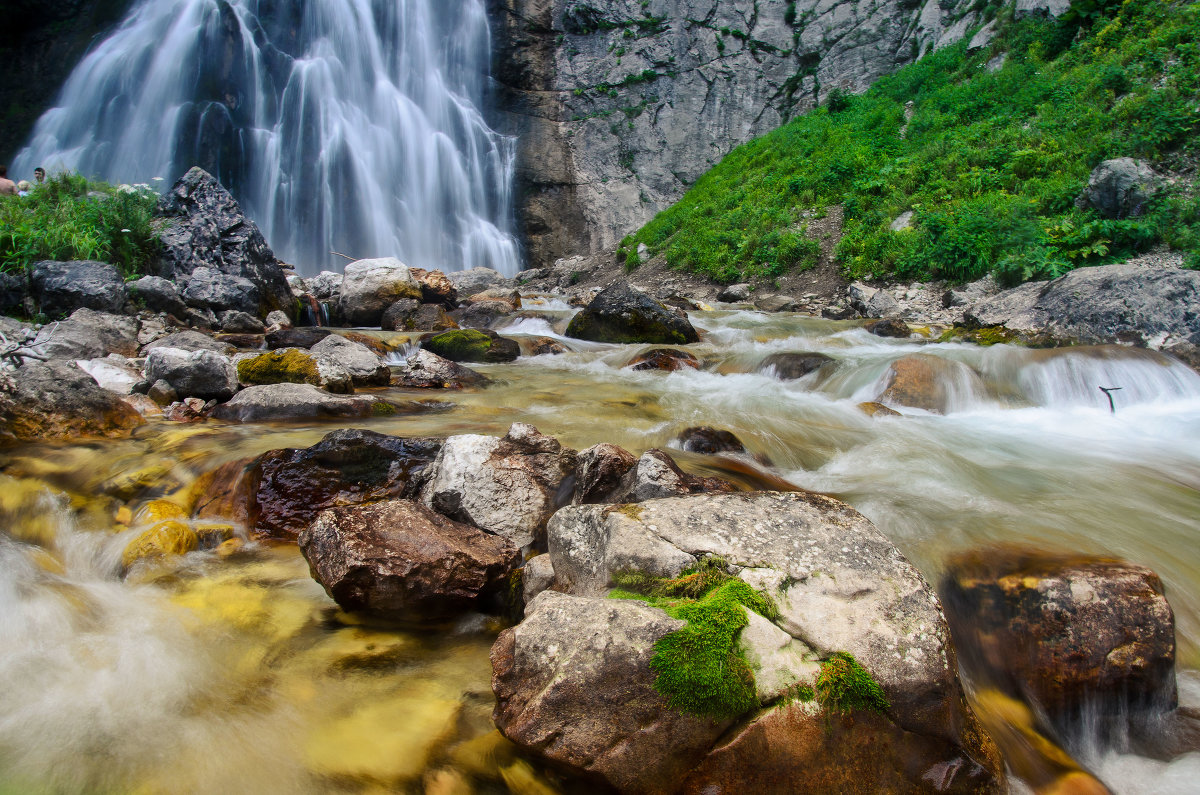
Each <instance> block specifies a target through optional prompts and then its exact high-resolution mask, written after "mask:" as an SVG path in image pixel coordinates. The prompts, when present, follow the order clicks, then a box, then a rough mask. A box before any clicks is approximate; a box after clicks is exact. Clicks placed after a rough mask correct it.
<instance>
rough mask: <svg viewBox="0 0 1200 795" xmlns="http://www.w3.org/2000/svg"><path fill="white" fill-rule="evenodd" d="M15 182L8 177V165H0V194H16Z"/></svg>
mask: <svg viewBox="0 0 1200 795" xmlns="http://www.w3.org/2000/svg"><path fill="white" fill-rule="evenodd" d="M16 195H17V184H16V183H15V182H13V181H12V180H11V179H9V178H8V166H0V196H16Z"/></svg>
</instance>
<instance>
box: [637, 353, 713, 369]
mask: <svg viewBox="0 0 1200 795" xmlns="http://www.w3.org/2000/svg"><path fill="white" fill-rule="evenodd" d="M625 366H626V367H628V368H629V369H630V370H664V371H666V372H674V371H676V370H699V369H700V360H699V359H697V358H696V357H695V356H693V355H692V354H690V353H688V352H687V351H679V350H675V349H674V348H652V349H650V350H648V351H643V352H642V353H639V354H638V355H637V356H635V357H633V359H632V360H630V362H629V364H627V365H625Z"/></svg>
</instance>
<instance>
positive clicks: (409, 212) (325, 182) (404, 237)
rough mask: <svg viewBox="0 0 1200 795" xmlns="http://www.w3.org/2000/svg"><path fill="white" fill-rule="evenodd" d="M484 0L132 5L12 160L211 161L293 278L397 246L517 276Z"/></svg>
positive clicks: (177, 167)
mask: <svg viewBox="0 0 1200 795" xmlns="http://www.w3.org/2000/svg"><path fill="white" fill-rule="evenodd" d="M490 60H491V39H490V34H489V31H488V20H487V12H486V9H485V7H484V2H483V0H457V1H456V2H454V3H441V2H436V0H304V2H299V3H291V2H279V0H228V2H226V1H225V0H140V2H137V3H135V4H134V6H133V8H132V9H131V10H130V12H129V14H128V15H127V16H126V18H125V19H124V21H122V23H121V24H120V26H119V27H118V28H117V29H116V30H115V31H114V32H113V33H112V34H111V35H110V36H109V37H108V38H107V39H105V40H104V41H102V42H100V43H98V44H97V45H96V46H95V47H93V48H92V49H91V50H90V51H89V52H88V54H87V55H86V56H85V57H84V59H83V60H82V62H81V63H80V64H79V66H78V67H77V68H76V69H75V70H74V72H72V74H71V76H70V78H69V79H68V80H67V82H66V84H65V85H64V86H63V89H62V91H61V93H60V95H59V97H58V98H57V99H56V101H55V107H53V108H51V109H50V110H48V111H46V113H45V114H43V115H42V117H41V119H39V120H38V123H37V125H36V127H35V129H34V131H33V133H32V136H31V138H30V140H29V142H28V143H27V144H26V146H25V147H24V148H23V149H22V150H21V152H19V153H18V155H17V157H16V160H15V162H14V163H13V173H18V174H30V173H32V172H33V169H34V167H36V166H43V167H45V168H47V169H48V170H49V171H51V172H55V171H59V170H64V169H69V170H72V171H77V172H79V173H82V174H84V175H85V176H89V177H100V178H103V179H107V180H109V181H113V182H150V181H151V180H153V179H155V178H165V179H167V180H174V179H177V178H178V177H180V176H182V175H183V173H184V172H185V171H186V170H187V169H188V168H190V167H191V166H193V165H201V166H203V167H204V168H206V169H208V170H209V171H210V172H212V173H213V174H214V175H215V176H216V177H217V178H218V179H219V180H220V181H221V182H222V184H224V185H225V186H226V187H227V188H229V189H230V191H231V192H232V193H233V194H234V195H235V196H236V197H237V198H238V200H239V201H240V202H241V203H242V205H243V207H244V208H245V209H246V211H247V213H248V214H249V215H250V217H251V218H252V219H253V220H254V221H255V222H256V223H257V224H258V225H259V226H260V227H261V228H262V231H263V233H264V235H265V236H266V239H267V240H269V241H270V242H271V245H272V246H273V247H274V249H275V252H276V254H278V255H279V256H280V257H281V258H283V259H284V260H286V261H288V262H290V263H293V264H294V265H295V266H296V267H297V268H298V270H300V272H301V273H304V274H307V275H313V274H315V273H316V272H317V271H319V270H322V269H334V270H340V269H341V265H342V264H343V263H344V260H342V259H341V258H339V257H338V256H336V255H334V254H333V253H331V252H335V251H336V252H340V253H341V254H345V255H347V256H350V257H352V258H354V259H363V258H368V257H386V256H395V257H399V258H400V259H401V260H403V261H404V262H405V263H406V264H408V265H410V266H413V267H420V268H426V269H430V270H433V269H441V270H443V271H456V270H463V269H464V268H471V267H475V266H479V265H482V266H486V267H490V268H494V269H495V270H497V271H499V272H500V273H503V274H505V275H506V276H512V275H513V274H515V273H516V272H517V269H518V262H519V253H518V246H517V243H516V240H515V238H514V237H513V235H512V214H513V212H512V195H511V194H512V177H513V169H514V163H515V156H516V142H515V140H514V139H512V138H509V137H506V136H503V135H500V134H498V133H496V132H495V131H494V130H492V129H491V128H490V127H489V126H488V123H487V121H486V120H485V119H484V116H483V109H484V107H485V105H486V101H487V91H488V84H487V74H488V69H489V68H490V65H491V64H490Z"/></svg>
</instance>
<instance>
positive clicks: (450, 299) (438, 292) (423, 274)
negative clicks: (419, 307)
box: [409, 268, 458, 309]
mask: <svg viewBox="0 0 1200 795" xmlns="http://www.w3.org/2000/svg"><path fill="white" fill-rule="evenodd" d="M409 271H410V272H411V273H412V275H413V278H414V279H416V280H417V283H418V284H420V285H421V303H423V304H437V305H440V306H442V307H443V308H445V309H454V308H455V307H457V306H458V289H457V288H456V287H455V286H454V282H452V281H451V280H450V277H448V276H447V275H446V274H444V273H442V272H441V271H427V270H425V269H423V268H409Z"/></svg>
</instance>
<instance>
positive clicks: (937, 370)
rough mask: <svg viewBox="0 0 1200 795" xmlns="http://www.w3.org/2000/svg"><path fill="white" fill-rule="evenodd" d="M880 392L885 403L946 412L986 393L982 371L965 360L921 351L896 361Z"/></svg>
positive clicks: (892, 364) (888, 371) (888, 372)
mask: <svg viewBox="0 0 1200 795" xmlns="http://www.w3.org/2000/svg"><path fill="white" fill-rule="evenodd" d="M884 381H885V384H886V386H885V387H884V388H883V391H882V392H881V393H880V395H879V401H880V402H882V403H885V404H891V405H897V406H908V407H910V408H915V409H924V410H925V411H932V412H934V413H936V414H945V413H946V412H948V411H953V410H954V409H956V408H960V407H962V406H963V405H966V404H968V403H969V402H970V399H971V398H972V396H973V395H975V394H982V392H983V391H984V389H983V384H982V382H981V380H980V378H979V375H978V374H977V373H976V372H975V371H974V370H972V369H971V368H970V367H968V366H967V365H965V364H963V363H962V362H957V361H954V360H952V359H943V358H941V357H939V356H930V355H928V354H923V353H918V354H913V355H911V356H903V357H901V358H899V359H897V360H896V361H894V362H892V363H891V365H890V366H889V367H888V370H887V373H885V374H884Z"/></svg>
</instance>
